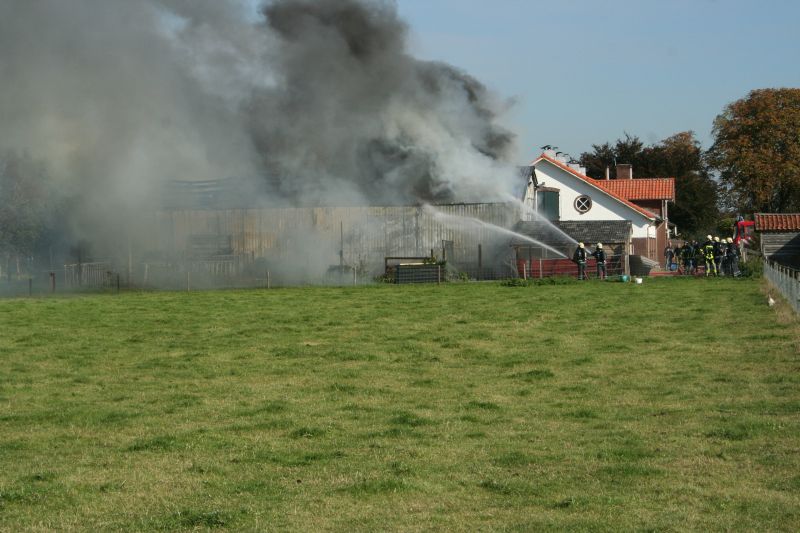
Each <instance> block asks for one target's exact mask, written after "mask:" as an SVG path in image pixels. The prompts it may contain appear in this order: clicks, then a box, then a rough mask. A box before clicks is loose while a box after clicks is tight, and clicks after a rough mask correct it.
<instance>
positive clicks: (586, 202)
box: [575, 194, 592, 213]
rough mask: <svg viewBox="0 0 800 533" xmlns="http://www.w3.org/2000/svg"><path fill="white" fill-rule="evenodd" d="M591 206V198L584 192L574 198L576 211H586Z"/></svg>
mask: <svg viewBox="0 0 800 533" xmlns="http://www.w3.org/2000/svg"><path fill="white" fill-rule="evenodd" d="M591 208H592V199H591V198H589V197H588V196H586V195H585V194H583V195H581V196H578V197H577V198H575V211H577V212H578V213H586V212H588V211H589V209H591Z"/></svg>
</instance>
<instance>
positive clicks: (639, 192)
mask: <svg viewBox="0 0 800 533" xmlns="http://www.w3.org/2000/svg"><path fill="white" fill-rule="evenodd" d="M595 183H596V184H597V186H598V187H601V188H603V189H605V190H607V191H610V192H612V193H614V194H616V195H617V196H621V197H622V198H625V199H626V200H671V201H675V178H644V179H642V178H639V179H630V180H625V179H616V180H595Z"/></svg>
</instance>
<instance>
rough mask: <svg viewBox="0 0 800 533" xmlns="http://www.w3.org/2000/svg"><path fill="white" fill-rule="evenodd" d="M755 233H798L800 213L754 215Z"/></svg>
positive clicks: (799, 229)
mask: <svg viewBox="0 0 800 533" xmlns="http://www.w3.org/2000/svg"><path fill="white" fill-rule="evenodd" d="M755 219H756V231H785V232H794V231H800V213H756V216H755Z"/></svg>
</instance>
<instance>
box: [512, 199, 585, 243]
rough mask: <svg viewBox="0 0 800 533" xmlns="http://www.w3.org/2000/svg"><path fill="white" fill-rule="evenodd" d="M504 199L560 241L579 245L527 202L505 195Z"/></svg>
mask: <svg viewBox="0 0 800 533" xmlns="http://www.w3.org/2000/svg"><path fill="white" fill-rule="evenodd" d="M504 199H505V200H506V201H507V202H510V203H512V204H514V205H515V206H516V207H518V208H519V209H520V211H521V212H522V214H523V216H527V217H530V218H531V220H534V221H536V223H537V224H540V225H542V226H543V227H544V228H546V230H547V231H548V232H550V233H552V234H556V235H558V236H559V238H560V240H563V242H565V243H569V244H578V241H576V240H575V239H573V238H572V237H570V236H569V235H567V234H566V233H564V230H562V229H561V228H559V227H558V226H556V225H555V224H553V223H552V222H551V221H549V220H547V218H545V217H543V216H542V215H541V214H539V213H538V212H537V211H536V210H535V209H533V208H531V206H529V205H527V204H526V203H525V202H522V201H521V200H519V199H518V198H515V197H513V196H511V195H505V196H504Z"/></svg>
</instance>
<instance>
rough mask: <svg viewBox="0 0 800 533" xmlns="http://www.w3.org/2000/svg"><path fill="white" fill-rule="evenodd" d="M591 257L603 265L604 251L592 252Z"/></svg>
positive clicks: (604, 259)
mask: <svg viewBox="0 0 800 533" xmlns="http://www.w3.org/2000/svg"><path fill="white" fill-rule="evenodd" d="M592 257H594V258H595V259H596V260H597V262H598V263H605V262H606V252H605V250H595V251H594V252H592Z"/></svg>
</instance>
